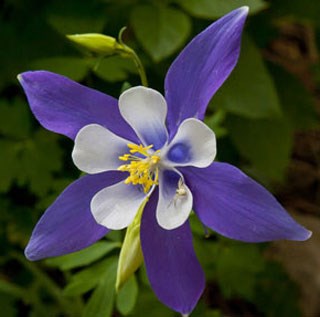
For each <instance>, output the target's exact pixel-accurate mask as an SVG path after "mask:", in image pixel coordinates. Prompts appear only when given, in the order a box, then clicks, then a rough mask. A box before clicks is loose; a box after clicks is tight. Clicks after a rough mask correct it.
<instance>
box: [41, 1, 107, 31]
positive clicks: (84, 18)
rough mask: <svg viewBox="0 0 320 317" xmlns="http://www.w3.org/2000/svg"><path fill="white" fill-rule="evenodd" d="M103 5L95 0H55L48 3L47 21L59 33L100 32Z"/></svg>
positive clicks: (102, 20) (103, 14)
mask: <svg viewBox="0 0 320 317" xmlns="http://www.w3.org/2000/svg"><path fill="white" fill-rule="evenodd" d="M103 9H104V7H103V6H102V5H101V4H98V3H97V2H96V1H89V2H88V1H77V0H68V1H64V0H55V1H53V2H52V3H50V5H48V8H47V10H48V17H47V19H48V22H49V23H50V24H51V25H52V26H53V27H54V28H55V29H56V30H57V31H58V32H60V33H61V34H63V35H65V34H74V33H93V32H95V33H101V32H102V30H103V27H104V25H105V22H106V14H105V13H104V10H103Z"/></svg>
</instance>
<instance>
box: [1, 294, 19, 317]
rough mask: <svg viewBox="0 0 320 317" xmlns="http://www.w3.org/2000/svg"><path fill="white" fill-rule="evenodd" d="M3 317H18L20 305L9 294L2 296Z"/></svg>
mask: <svg viewBox="0 0 320 317" xmlns="http://www.w3.org/2000/svg"><path fill="white" fill-rule="evenodd" d="M0 306H1V315H2V316H5V317H17V316H18V308H17V307H18V305H17V302H16V300H15V298H13V297H11V296H8V295H7V294H0Z"/></svg>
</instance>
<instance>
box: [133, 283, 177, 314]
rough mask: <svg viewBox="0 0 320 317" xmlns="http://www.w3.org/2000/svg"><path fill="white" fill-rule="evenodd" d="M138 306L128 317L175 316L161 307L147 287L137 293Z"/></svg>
mask: <svg viewBox="0 0 320 317" xmlns="http://www.w3.org/2000/svg"><path fill="white" fill-rule="evenodd" d="M138 302H139V305H136V307H135V309H134V311H133V312H132V314H130V317H141V316H152V317H174V316H177V314H176V313H175V312H174V311H172V310H171V309H169V308H168V307H166V306H165V305H163V304H162V303H161V302H160V301H159V300H158V299H157V298H156V296H155V295H154V293H153V292H152V290H151V289H150V288H149V287H147V288H144V289H142V290H141V291H139V297H138ZM140 303H141V304H140Z"/></svg>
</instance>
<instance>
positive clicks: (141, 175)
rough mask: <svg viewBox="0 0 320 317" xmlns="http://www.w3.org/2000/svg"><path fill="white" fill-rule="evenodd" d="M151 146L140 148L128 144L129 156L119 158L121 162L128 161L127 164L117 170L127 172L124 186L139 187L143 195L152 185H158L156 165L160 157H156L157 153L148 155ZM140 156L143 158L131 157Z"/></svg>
mask: <svg viewBox="0 0 320 317" xmlns="http://www.w3.org/2000/svg"><path fill="white" fill-rule="evenodd" d="M152 147H153V145H149V146H142V145H141V144H140V145H136V144H128V148H129V149H130V150H129V152H130V154H124V155H122V156H119V160H121V161H130V163H129V164H124V165H121V166H119V168H118V170H119V171H122V172H129V173H130V175H129V177H127V178H126V180H125V181H124V182H125V184H133V185H141V186H142V187H143V190H144V192H145V193H148V192H149V190H150V188H151V187H152V186H153V185H158V175H159V171H158V167H157V165H158V163H159V161H160V157H159V156H158V155H157V154H159V151H156V152H154V153H152V154H149V153H148V150H150V149H151V148H152ZM135 153H139V154H141V155H142V156H143V157H138V156H136V155H133V154H135Z"/></svg>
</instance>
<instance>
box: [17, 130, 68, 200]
mask: <svg viewBox="0 0 320 317" xmlns="http://www.w3.org/2000/svg"><path fill="white" fill-rule="evenodd" d="M19 146H20V152H19V161H20V162H19V163H20V164H19V165H18V166H17V169H18V172H17V174H16V178H17V181H18V183H19V185H24V184H26V183H28V184H29V185H30V189H31V191H32V192H34V193H35V194H37V195H39V196H43V195H45V194H46V193H47V192H48V190H49V189H50V188H51V181H52V178H53V173H55V172H57V171H59V170H60V169H61V167H62V151H61V148H60V146H59V144H58V136H57V135H54V134H52V133H48V132H46V131H44V130H40V131H38V132H36V133H35V134H34V135H33V136H32V138H29V139H27V140H25V141H24V142H22V143H21V144H19Z"/></svg>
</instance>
